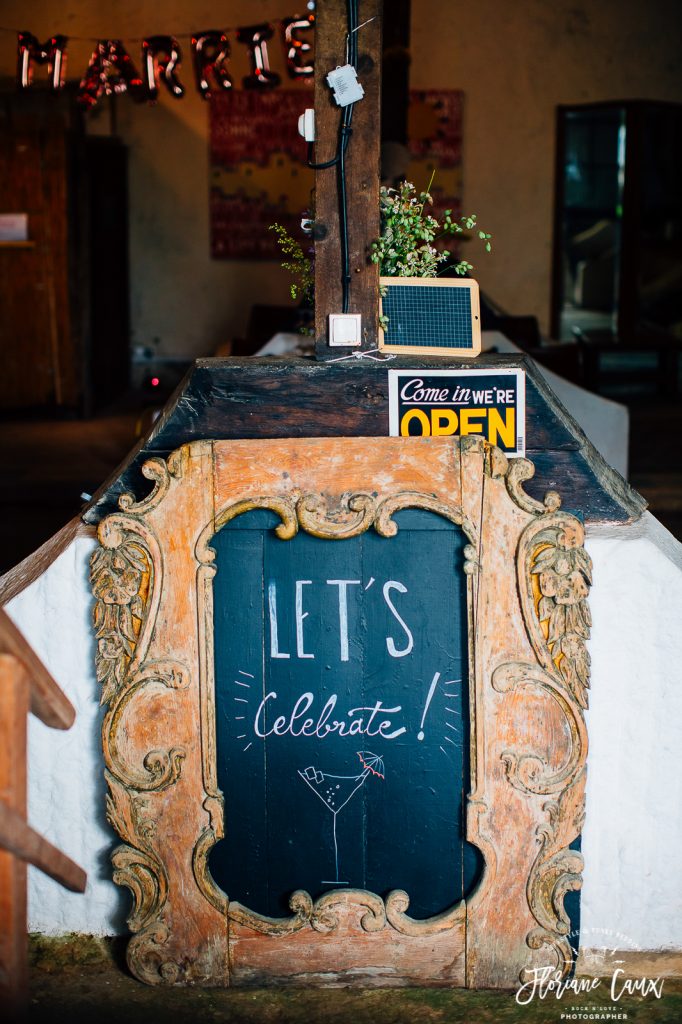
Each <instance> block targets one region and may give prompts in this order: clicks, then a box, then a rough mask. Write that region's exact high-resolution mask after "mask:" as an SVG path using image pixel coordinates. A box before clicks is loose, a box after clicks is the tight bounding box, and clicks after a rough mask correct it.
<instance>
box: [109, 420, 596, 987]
mask: <svg viewBox="0 0 682 1024" xmlns="http://www.w3.org/2000/svg"><path fill="white" fill-rule="evenodd" d="M143 472H144V474H145V476H146V477H147V478H148V479H150V480H153V481H154V488H153V490H152V493H151V494H150V495H149V497H147V498H146V499H145V500H143V501H140V502H136V501H135V500H134V498H133V496H132V495H124V496H123V497H122V498H121V499H120V502H119V505H120V512H118V513H115V514H113V515H110V516H108V517H107V518H106V519H104V520H103V521H102V523H101V524H100V526H99V530H98V537H99V541H100V547H99V548H98V550H97V551H96V552H95V553H94V555H93V557H92V565H91V579H92V586H93V592H94V595H95V599H96V600H95V608H94V624H95V631H96V637H97V676H98V679H99V681H100V682H101V684H102V702H103V703H104V704H106V705H107V712H106V715H105V719H104V723H103V729H102V739H103V749H104V759H105V764H106V773H105V774H106V779H107V783H108V787H109V792H110V795H109V796H108V798H107V816H108V819H109V821H110V823H111V824H112V826H113V827H114V829H115V830H116V832H117V833H118V835H119V836H120V837H121V838H122V839H123V841H124V842H123V845H120V846H118V847H117V848H116V850H115V851H114V853H113V855H112V860H113V864H114V880H115V881H116V882H118V883H119V884H122V885H126V886H128V887H129V888H130V890H131V892H132V895H133V899H134V906H133V910H132V912H131V915H130V917H129V921H128V923H129V925H130V928H131V930H132V932H133V933H134V936H133V938H132V939H131V941H130V943H129V946H128V962H129V965H130V968H131V970H132V971H133V973H134V974H135V975H136V976H137V977H138V978H140V979H141V980H143V981H146V982H149V983H151V984H159V983H166V984H192V983H198V984H206V985H211V984H212V985H225V984H239V983H255V982H258V981H263V980H273V979H277V980H279V981H281V982H293V983H298V984H301V983H306V982H307V983H310V984H324V983H329V981H330V980H334V979H339V978H341V979H343V980H344V981H345V982H347V983H358V984H382V985H386V984H391V983H394V984H395V983H397V984H401V983H402V984H405V983H415V984H419V983H421V984H424V983H426V984H446V985H464V984H466V985H469V986H472V987H492V986H498V987H507V986H509V987H510V986H513V985H514V984H515V983H516V981H517V980H518V978H519V976H520V975H521V974H522V973H523V972H524V971H525V970H527V969H528V968H530V967H534V966H539V965H541V964H544V963H548V962H549V963H553V964H557V965H558V966H559V967H560V968H561V969H567V968H568V967H569V966H570V963H571V959H572V953H571V948H570V944H569V942H568V939H567V935H568V932H569V930H570V924H569V920H568V916H567V914H566V911H565V909H564V905H563V899H564V895H565V893H566V892H567V890H569V889H577V888H579V887H580V884H581V875H580V872H581V869H582V858H581V856H580V854H579V853H578V852H576V851H574V850H572V849H569V846H570V844H571V843H572V841H573V840H574V839H575V838H576V837H577V836H578V835H579V833H580V830H581V825H582V818H583V808H584V783H585V761H586V755H587V736H586V731H585V724H584V718H583V709H584V708H585V707H586V704H587V687H588V683H589V657H588V654H587V651H586V646H585V642H586V640H587V638H588V635H589V626H590V619H589V610H588V606H587V595H588V591H589V586H590V582H591V580H590V573H591V565H590V559H589V557H588V555H587V554H586V552H585V550H584V548H583V546H582V544H583V530H582V526H581V524H580V523H579V521H578V520H577V519H575V518H574V517H573V516H571V515H569V514H567V513H564V512H561V511H560V500H559V496H558V495H557V494H556V493H554V492H549V493H548V494H547V496H546V497H545V501H544V504H541V503H539V502H537V501H535V500H534V499H532V498H530V497H529V496H528V495H526V494H525V493H524V491H523V490H522V484H523V482H524V481H525V480H527V479H528V478H529V477H531V476H532V475H533V472H534V469H533V466H532V464H531V463H530V462H528V461H526V460H524V459H517V460H514V461H512V462H508V461H507V459H506V457H505V456H504V455H503V454H502V453H501V452H500V451H499V450H498V449H496V448H493V447H491V446H490V445H488V444H486V443H483V442H482V441H480V440H478V439H475V438H466V439H464V440H462V441H461V442H460V441H459V440H457V439H452V438H429V439H422V438H370V439H365V438H344V439H341V438H334V439H313V440H310V439H296V440H283V441H230V442H223V441H199V442H194V443H192V444H189V445H186V446H184V447H182V448H180V449H179V450H178V451H176V452H174V453H173V454H172V455H171V456H170V457H169V458H168V459H167V460H166V461H164V460H163V459H161V458H155V459H151V460H150V461H149V462H147V463H146V464H145V466H144V469H143ZM408 507H416V508H424V509H429V510H431V511H433V512H436V513H438V514H439V515H442V516H444V517H446V518H447V519H450V520H452V521H453V522H455V523H457V524H460V525H461V526H462V529H463V530H464V533H465V534H466V537H467V539H468V545H467V547H466V549H465V558H466V564H465V572H466V574H467V602H468V620H469V622H468V626H469V693H470V707H471V756H470V763H471V790H470V794H469V797H468V808H467V839H468V840H469V841H470V842H471V843H473V844H474V845H476V846H477V847H478V848H479V849H480V851H481V852H482V855H483V858H484V861H485V867H484V870H483V874H482V877H481V879H480V882H479V884H478V886H477V888H476V890H475V892H474V893H473V894H472V895H471V896H470V897H468V898H467V899H466V900H463V901H462V902H461V903H459V904H457V905H455V906H453V907H451V908H450V909H449V910H447V911H446V912H445V913H443V914H440V915H439V916H437V917H434V918H431V919H429V920H426V921H417V920H414V919H412V918H410V917H409V915H408V910H409V897H408V895H407V894H406V893H404V892H401V891H394V892H392V893H390V894H389V895H388V896H387V897H386V899H385V900H384V899H382V898H381V897H380V896H377V895H376V894H374V893H370V892H365V891H360V890H352V891H348V890H335V891H332V892H328V893H326V894H325V895H324V896H322V897H321V898H320V899H318V900H317V901H315V902H313V900H312V899H311V897H310V896H309V895H308V894H307V893H306V892H303V891H298V892H296V893H294V894H293V895H292V897H291V902H290V907H291V915H290V916H289V917H286V918H282V919H272V918H265V917H262V916H260V915H258V914H255V913H253V912H251V911H250V910H248V908H246V907H244V906H241V905H240V904H238V903H235V902H231V901H230V900H229V897H228V896H227V895H226V894H225V893H223V892H222V891H221V890H220V889H218V887H217V886H216V885H215V883H214V882H213V880H212V878H211V875H210V872H209V870H208V864H207V859H208V854H209V851H210V849H211V847H212V846H213V845H214V844H215V843H216V842H217V840H218V839H219V838H222V837H223V834H224V827H223V826H224V819H223V805H222V797H221V794H220V792H219V791H218V788H217V783H216V750H215V724H214V684H213V605H212V601H213V585H212V578H213V576H214V574H215V566H214V565H213V559H214V551H213V550H212V548H211V546H210V544H211V538H212V537H213V535H214V534H215V533H216V532H217V530H219V529H220V528H221V526H223V525H224V524H225V523H226V522H227V521H228V520H230V519H233V518H234V517H235V516H238V515H240V514H241V513H242V512H245V511H247V510H249V509H252V508H269V509H272V510H274V511H275V512H276V513H277V514H278V515H279V517H280V519H281V523H280V525H279V526H278V527H277V528H276V533H277V534H278V536H279V537H280V538H281V539H283V540H287V539H289V538H291V537H293V536H294V535H295V534H296V532H297V530H299V529H302V530H305V531H307V532H309V533H313V534H315V535H316V536H319V537H324V538H329V539H332V540H341V539H344V538H347V537H351V536H355V535H357V534H359V533H361V532H363V531H364V530H367V529H370V528H373V529H375V530H377V531H378V532H379V533H380V534H381V535H383V536H386V537H390V536H393V535H395V533H396V531H397V526H396V524H395V522H394V521H393V519H392V516H393V515H394V513H395V512H396V511H398V510H399V509H402V508H408ZM453 571H454V570H453ZM229 839H230V841H232V842H237V843H238V842H239V841H240V839H239V836H230V837H229ZM245 855H248V851H245Z"/></svg>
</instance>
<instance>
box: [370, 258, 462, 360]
mask: <svg viewBox="0 0 682 1024" xmlns="http://www.w3.org/2000/svg"><path fill="white" fill-rule="evenodd" d="M379 283H380V288H381V314H382V316H383V317H386V318H387V323H385V324H384V327H383V328H382V329H381V330H380V332H379V348H380V349H381V350H382V351H385V352H394V353H398V354H403V353H405V354H410V353H412V354H417V355H447V356H453V355H455V356H471V357H474V356H477V355H478V354H479V353H480V351H481V315H480V308H479V296H478V284H477V283H476V281H471V280H469V279H466V280H461V279H459V280H458V279H455V278H447V279H439V278H419V277H417V278H414V277H382V278H380V282H379Z"/></svg>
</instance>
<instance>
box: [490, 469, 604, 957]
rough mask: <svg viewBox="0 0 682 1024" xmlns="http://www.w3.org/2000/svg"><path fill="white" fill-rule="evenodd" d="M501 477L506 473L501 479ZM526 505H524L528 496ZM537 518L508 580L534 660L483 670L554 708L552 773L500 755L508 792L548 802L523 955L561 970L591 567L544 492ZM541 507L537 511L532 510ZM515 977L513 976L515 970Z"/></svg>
mask: <svg viewBox="0 0 682 1024" xmlns="http://www.w3.org/2000/svg"><path fill="white" fill-rule="evenodd" d="M510 475H511V474H510ZM531 475H532V473H529V471H528V468H527V466H522V465H521V466H519V468H518V469H515V472H514V477H515V481H512V482H511V483H510V480H509V477H508V479H507V487H508V489H509V490H510V493H517V492H516V485H517V483H518V482H519V481H521V480H523V479H528V478H529V476H531ZM531 501H532V499H531ZM537 505H538V507H537V509H536V511H537V512H539V513H540V515H539V518H537V519H535V520H533V521H531V523H530V524H529V525H528V526H527V527H526V529H525V530H524V532H523V534H522V535H521V538H520V541H519V545H518V551H517V578H518V588H519V597H520V602H521V608H522V612H523V620H524V624H525V627H526V631H527V633H528V638H529V640H530V643H531V645H532V648H533V651H534V653H535V655H536V657H537V663H536V664H533V663H526V662H514V663H507V664H504V665H501V666H500V667H499V668H497V669H496V670H495V672H494V673H493V678H492V683H493V687H494V688H495V689H496V690H497V691H498V692H508V691H511V690H518V689H520V688H521V687H533V688H535V689H538V690H540V691H541V692H543V693H544V694H545V695H546V696H547V698H548V699H550V700H551V701H553V702H554V703H555V704H556V705H557V706H558V708H559V709H560V712H561V715H562V717H563V720H564V723H565V727H566V733H567V736H568V741H569V742H568V749H569V753H568V757H567V759H566V761H565V763H564V764H563V765H562V766H561V767H560V768H559V769H558V770H551V769H550V768H549V767H548V765H547V764H546V762H545V761H544V759H543V758H541V757H539V756H536V755H534V754H532V753H523V754H519V753H517V752H515V751H513V750H508V751H505V752H504V753H503V755H502V759H503V763H504V767H505V771H506V775H507V779H508V780H509V782H510V784H511V785H512V786H514V787H515V788H517V789H519V790H521V791H523V792H526V793H529V794H536V795H541V796H550V795H552V796H556V799H554V800H550V801H548V802H546V803H544V804H543V805H542V810H543V812H544V813H545V814H546V818H547V821H546V823H545V824H543V825H541V826H540V827H539V828H538V830H537V838H538V842H539V844H540V850H539V852H538V855H537V858H536V860H535V862H534V864H533V867H532V870H531V873H530V876H529V879H528V884H527V895H528V904H529V907H530V909H531V911H532V913H533V916H534V918H535V920H536V921H537V923H538V927H537V928H534V929H532V930H531V931H530V932H529V934H528V936H527V939H526V941H527V943H528V945H529V947H530V948H531V949H540V948H541V947H542V946H545V945H546V946H550V947H551V948H553V949H554V951H555V953H556V956H557V966H558V967H559V969H560V970H561V971H562V973H563V974H567V973H568V972H569V971H570V970H571V967H572V965H573V959H574V952H573V950H572V947H571V945H570V943H569V941H568V939H567V938H566V936H567V935H568V934H569V932H570V921H569V918H568V915H567V913H566V911H565V908H564V896H565V895H566V893H567V892H568V891H569V890H571V889H579V888H580V887H581V885H582V874H581V872H582V869H583V858H582V856H581V854H580V853H579V852H578V851H577V850H573V849H571V848H570V844H571V843H572V842H573V841H574V840H575V839H576V838H577V837H578V836H579V835H580V833H581V830H582V824H583V819H584V810H585V807H584V804H585V801H584V790H585V771H586V768H585V765H586V759H587V730H586V728H585V720H584V715H583V711H584V709H585V708H586V707H587V691H588V688H589V675H590V658H589V654H588V652H587V647H586V643H587V640H588V638H589V635H590V626H591V617H590V611H589V607H588V604H587V597H588V594H589V589H590V585H591V583H592V562H591V559H590V557H589V555H588V554H587V552H586V551H585V549H584V547H583V543H584V531H583V527H582V524H581V523H580V522H579V520H577V519H576V518H575V517H574V516H572V515H569V514H567V513H562V512H560V511H558V504H557V501H556V499H555V497H554V496H551V497H549V499H547V498H546V499H545V503H544V506H540V505H539V503H537ZM541 509H544V512H541V511H540V510H541ZM522 973H523V972H522Z"/></svg>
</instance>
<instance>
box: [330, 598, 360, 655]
mask: <svg viewBox="0 0 682 1024" xmlns="http://www.w3.org/2000/svg"><path fill="white" fill-rule="evenodd" d="M361 582H362V580H327V583H328V584H329V586H330V587H338V588H339V645H340V648H341V661H348V658H349V649H348V587H351V586H360V584H361Z"/></svg>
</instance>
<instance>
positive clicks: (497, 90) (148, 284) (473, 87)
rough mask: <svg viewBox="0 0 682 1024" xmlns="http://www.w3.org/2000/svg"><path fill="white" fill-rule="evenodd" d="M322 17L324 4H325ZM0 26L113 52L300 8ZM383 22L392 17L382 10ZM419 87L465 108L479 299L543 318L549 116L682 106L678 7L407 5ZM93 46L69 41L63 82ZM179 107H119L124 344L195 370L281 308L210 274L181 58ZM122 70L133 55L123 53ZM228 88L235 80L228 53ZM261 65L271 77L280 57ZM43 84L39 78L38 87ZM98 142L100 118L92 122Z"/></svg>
mask: <svg viewBox="0 0 682 1024" xmlns="http://www.w3.org/2000/svg"><path fill="white" fill-rule="evenodd" d="M322 2H323V0H322ZM2 6H3V10H2V24H3V25H9V26H22V27H24V28H26V29H29V30H30V31H32V32H34V34H36V35H38V36H39V37H40V38H41V39H43V38H47V36H48V35H49V34H50V33H53V32H62V33H64V34H67V35H68V34H71V35H72V37H73V36H102V37H107V36H108V37H120V38H122V39H123V40H124V41H125V40H130V39H132V38H134V37H140V36H143V35H146V34H151V33H154V32H177V33H183V32H187V31H190V30H191V29H199V28H206V27H222V26H228V25H229V26H232V25H238V24H253V23H254V22H257V21H258V20H266V19H268V18H276V17H282V16H285V15H287V14H292V13H296V11H297V10H298V9H301V10H302V9H303V7H304V4H303V2H301V3H296V2H291V3H289V2H287V0H230V2H229V3H226V4H223V5H216V4H212V3H208V2H191V0H166V2H165V4H164V5H163V6H162V7H159V5H158V4H156V3H152V2H151V0H135V2H132V0H124V2H117V3H116V4H110V5H109V4H102V3H97V2H95V0H65V2H62V3H57V2H56V0H32V3H31V4H30V6H29V7H28V8H27V6H26V4H25V3H20V2H18V0H4V3H3V5H2ZM385 10H386V12H387V16H389V17H390V11H391V2H390V0H386V4H385ZM412 22H413V28H412V38H413V45H412V73H411V84H412V85H413V86H414V87H416V88H426V87H441V88H462V89H464V91H465V93H466V122H465V136H464V205H465V209H467V210H469V211H472V212H475V213H477V214H478V216H479V218H480V220H481V221H482V222H483V221H484V222H485V224H486V226H489V229H490V230H492V231H493V233H494V240H495V252H494V257H493V258H492V259H479V260H478V261H474V262H477V276H478V278H479V280H480V282H481V284H482V286H483V287H484V288H485V289H486V290H487V291H488V292H489V293H490V295H491V296H492V297H493V298H494V299H495V300H496V301H497V302H498V303H500V304H501V305H502V306H504V307H506V308H507V309H508V310H509V311H510V312H513V313H535V314H537V315H538V316H539V317H540V319H541V322H542V324H543V326H545V327H546V326H547V320H548V308H549V279H550V264H549V261H550V253H551V233H552V189H553V180H552V179H553V154H554V112H555V107H556V105H557V104H558V103H573V102H588V101H592V100H603V99H613V98H624V97H628V98H648V99H667V100H678V101H682V73H681V70H680V52H679V39H680V28H681V27H682V2H680V0H649V2H648V3H642V2H641V0H592V2H591V3H588V2H586V0H522V2H520V3H518V4H510V3H509V2H508V0H474V2H467V3H464V2H457V0H413V17H412ZM14 46H15V43H14V39H13V37H12V36H11V35H7V34H5V33H0V75H1V74H4V75H6V74H12V73H13V71H14V61H15V57H14ZM90 47H91V44H89V43H87V42H79V41H77V40H76V39H74V38H72V40H71V42H70V44H69V67H68V74H69V76H70V77H74V78H77V77H80V74H81V73H82V71H83V69H84V68H85V66H86V64H87V61H88V57H89V53H90ZM184 48H185V50H186V51H187V53H186V67H185V69H184V75H183V80H184V82H185V84H186V87H187V92H186V96H185V98H184V99H183V100H181V101H173V100H172V99H170V98H166V97H165V96H163V95H162V97H161V102H160V103H159V104H158V105H157V106H156V107H155V108H151V109H150V108H148V107H146V106H143V107H136V106H135V105H134V104H132V103H131V102H129V101H128V100H127V99H126V98H125V97H124V98H123V99H122V100H121V101H120V102H119V103H118V112H119V113H118V122H119V130H120V133H121V135H122V136H123V139H124V141H125V142H126V143H127V144H128V145H129V147H130V235H131V277H132V281H131V307H132V326H133V339H132V340H133V344H141V345H151V346H152V347H154V348H155V349H156V350H157V351H159V352H160V353H163V354H166V355H186V356H193V355H202V354H208V353H210V352H211V351H212V350H213V349H214V348H215V346H216V345H217V344H218V343H219V342H221V341H223V340H225V339H227V338H229V337H231V336H233V335H238V334H240V333H243V331H244V329H245V327H246V321H247V317H248V312H249V309H250V307H251V305H252V303H254V302H257V301H258V302H264V301H266V302H272V303H282V302H286V301H288V294H287V292H288V286H287V278H286V275H284V274H283V273H282V272H281V271H280V269H279V267H278V266H277V265H276V264H263V263H250V262H226V261H212V260H211V259H210V258H209V237H208V139H207V130H208V110H207V104H206V103H205V102H204V101H202V100H201V99H200V98H199V96H198V95H197V93H196V91H195V89H194V85H193V79H192V75H191V68H190V65H189V46H188V43H187V42H185V43H184ZM130 51H131V54H132V55H135V54H136V52H137V44H131V46H130ZM234 52H235V61H234V71H235V78H236V79H237V80H238V79H239V76H240V75H241V74H243V73H245V71H246V66H245V64H246V61H245V55H246V54H245V50H244V48H243V47H240V46H235V47H234ZM271 56H272V64H273V67H275V69H276V70H283V54H282V50H281V46H280V45H279V44H275V45H273V46H272V49H271ZM38 73H40V72H38ZM90 128H91V130H93V131H104V132H106V131H108V128H109V121H108V113H107V110H106V109H105V105H102V109H101V110H100V111H99V112H97V113H96V114H94V115H90Z"/></svg>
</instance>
